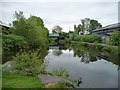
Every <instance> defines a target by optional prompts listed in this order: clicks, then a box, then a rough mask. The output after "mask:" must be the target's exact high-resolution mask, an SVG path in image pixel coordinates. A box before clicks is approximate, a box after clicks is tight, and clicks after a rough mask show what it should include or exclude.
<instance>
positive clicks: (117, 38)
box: [111, 31, 120, 45]
mask: <svg viewBox="0 0 120 90" xmlns="http://www.w3.org/2000/svg"><path fill="white" fill-rule="evenodd" d="M111 43H112V45H120V31H114V32H113V33H112V36H111Z"/></svg>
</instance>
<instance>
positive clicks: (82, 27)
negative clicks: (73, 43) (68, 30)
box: [74, 18, 102, 34]
mask: <svg viewBox="0 0 120 90" xmlns="http://www.w3.org/2000/svg"><path fill="white" fill-rule="evenodd" d="M100 27H102V25H101V24H100V23H99V22H98V21H97V20H94V19H90V18H84V19H81V24H79V25H78V26H77V25H74V32H75V33H76V34H85V32H87V33H91V31H92V30H95V29H97V28H100Z"/></svg>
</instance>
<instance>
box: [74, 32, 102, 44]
mask: <svg viewBox="0 0 120 90" xmlns="http://www.w3.org/2000/svg"><path fill="white" fill-rule="evenodd" d="M101 40H102V39H101V37H100V36H99V35H97V34H91V35H81V36H76V37H75V38H74V41H81V42H89V43H93V42H101Z"/></svg>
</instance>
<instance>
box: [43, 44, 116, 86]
mask: <svg viewBox="0 0 120 90" xmlns="http://www.w3.org/2000/svg"><path fill="white" fill-rule="evenodd" d="M45 59H46V62H48V66H47V70H48V72H52V71H53V70H55V69H60V68H65V69H66V70H67V71H68V73H69V79H70V80H71V81H77V80H79V79H80V78H81V80H82V83H81V84H80V85H78V84H77V83H75V82H74V86H75V87H76V88H118V58H117V55H114V54H109V53H108V52H101V51H100V50H94V49H89V48H86V47H82V46H76V45H74V46H71V47H70V46H69V47H62V48H60V47H58V46H51V47H49V53H48V55H47V56H46V57H45Z"/></svg>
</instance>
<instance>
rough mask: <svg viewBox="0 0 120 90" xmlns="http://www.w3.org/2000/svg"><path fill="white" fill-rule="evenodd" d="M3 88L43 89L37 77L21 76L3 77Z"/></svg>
mask: <svg viewBox="0 0 120 90" xmlns="http://www.w3.org/2000/svg"><path fill="white" fill-rule="evenodd" d="M2 81H3V83H2V87H3V88H43V84H42V82H41V81H40V80H38V78H37V77H35V76H34V77H33V76H23V75H5V74H4V75H3V78H2Z"/></svg>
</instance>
